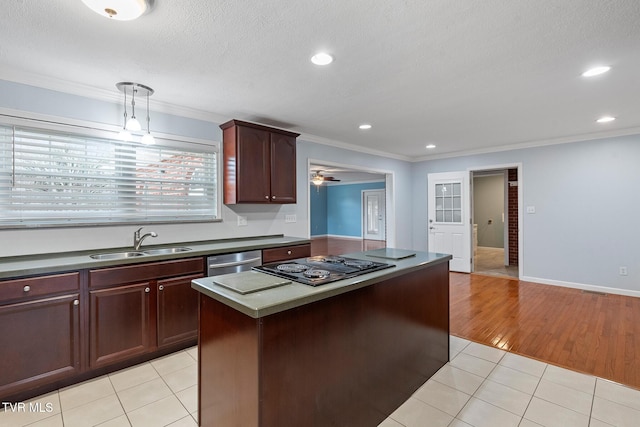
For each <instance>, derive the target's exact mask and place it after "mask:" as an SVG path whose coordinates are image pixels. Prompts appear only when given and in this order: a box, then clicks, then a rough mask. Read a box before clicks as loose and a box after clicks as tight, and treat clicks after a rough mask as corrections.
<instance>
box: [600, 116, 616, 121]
mask: <svg viewBox="0 0 640 427" xmlns="http://www.w3.org/2000/svg"><path fill="white" fill-rule="evenodd" d="M615 119H616V118H615V117H611V116H603V117H600V118H599V119H598V120H596V122H598V123H609V122H612V121H614V120H615Z"/></svg>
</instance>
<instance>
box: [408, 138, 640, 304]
mask: <svg viewBox="0 0 640 427" xmlns="http://www.w3.org/2000/svg"><path fill="white" fill-rule="evenodd" d="M639 161H640V135H633V136H625V137H617V138H605V139H599V140H590V141H581V142H574V143H567V144H560V145H553V146H544V147H537V148H528V149H521V150H511V151H503V152H497V153H491V154H483V155H476V156H464V157H457V158H450V159H441V160H432V161H425V162H420V163H416V164H414V165H413V179H412V181H413V186H414V187H413V193H414V195H415V197H416V203H415V204H414V217H413V229H414V231H415V232H414V240H413V246H414V247H415V248H420V249H425V248H427V232H426V224H427V204H426V195H427V174H428V173H433V172H447V171H456V170H467V169H470V168H471V169H474V168H477V167H481V166H487V167H492V166H496V165H504V164H514V163H522V170H521V172H522V173H521V175H520V176H519V179H518V181H519V186H520V190H521V191H522V195H523V204H524V206H525V207H526V206H535V211H536V213H535V214H526V213H524V214H523V223H522V224H520V227H521V231H522V238H523V241H522V247H523V251H522V253H520V262H521V263H522V264H523V265H522V268H523V270H522V271H523V277H521V279H524V280H530V281H536V282H539V283H550V284H559V285H566V286H572V287H582V288H588V289H598V288H599V287H602V288H604V290H605V291H607V289H606V288H614V289H616V290H617V291H616V292H618V293H626V294H629V295H636V296H640V245H638V243H639V242H640V226H639V225H638V212H640V191H639V190H638V184H639V183H640V167H639V166H638V164H639ZM620 266H626V267H627V269H628V276H621V275H619V267H620ZM610 290H611V289H610Z"/></svg>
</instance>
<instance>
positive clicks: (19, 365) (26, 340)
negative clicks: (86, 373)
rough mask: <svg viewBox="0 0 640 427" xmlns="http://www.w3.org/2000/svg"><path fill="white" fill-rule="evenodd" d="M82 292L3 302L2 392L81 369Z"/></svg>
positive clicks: (0, 321)
mask: <svg viewBox="0 0 640 427" xmlns="http://www.w3.org/2000/svg"><path fill="white" fill-rule="evenodd" d="M78 301H79V295H78V294H72V295H63V296H58V297H52V298H45V299H38V300H32V301H27V302H21V303H16V304H10V305H5V306H0V337H2V345H1V346H0V360H1V361H2V366H3V368H2V369H0V396H4V395H9V394H12V393H18V392H21V391H23V390H27V389H29V388H32V387H35V386H38V385H41V384H46V383H50V382H52V381H56V380H59V379H62V378H65V377H68V376H72V375H75V374H77V373H79V372H80V368H81V367H80V313H79V303H78Z"/></svg>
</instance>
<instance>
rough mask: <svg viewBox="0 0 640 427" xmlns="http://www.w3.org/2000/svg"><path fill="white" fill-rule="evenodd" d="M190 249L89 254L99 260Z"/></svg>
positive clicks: (167, 253)
mask: <svg viewBox="0 0 640 427" xmlns="http://www.w3.org/2000/svg"><path fill="white" fill-rule="evenodd" d="M190 250H191V248H185V247H174V248H158V249H147V250H144V251H124V252H107V253H103V254H93V255H89V257H91V258H93V259H98V260H109V259H127V258H135V257H140V256H149V255H171V254H179V253H181V252H187V251H190Z"/></svg>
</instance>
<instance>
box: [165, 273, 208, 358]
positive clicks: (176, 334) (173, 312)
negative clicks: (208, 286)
mask: <svg viewBox="0 0 640 427" xmlns="http://www.w3.org/2000/svg"><path fill="white" fill-rule="evenodd" d="M200 277H203V275H202V274H197V275H191V276H183V277H177V278H173V279H165V280H158V285H157V289H158V298H157V300H158V310H157V312H158V347H164V346H168V345H172V344H176V343H180V342H184V341H191V340H195V339H197V338H198V291H196V290H195V289H193V288H192V287H191V281H192V280H194V279H197V278H200Z"/></svg>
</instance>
